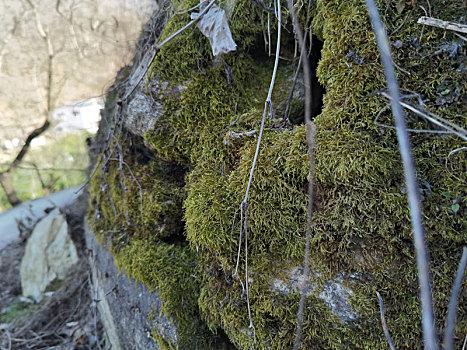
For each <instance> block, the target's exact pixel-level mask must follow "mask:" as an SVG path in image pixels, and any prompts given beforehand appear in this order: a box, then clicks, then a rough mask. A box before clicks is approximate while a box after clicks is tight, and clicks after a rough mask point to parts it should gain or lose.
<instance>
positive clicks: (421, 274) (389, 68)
mask: <svg viewBox="0 0 467 350" xmlns="http://www.w3.org/2000/svg"><path fill="white" fill-rule="evenodd" d="M366 5H367V7H368V12H369V14H370V20H371V23H372V25H373V29H374V32H375V35H376V41H377V44H378V48H379V51H380V53H381V61H382V63H383V67H384V73H385V76H386V81H387V85H388V90H389V94H390V96H391V107H392V113H393V115H394V120H395V124H396V130H397V138H398V141H399V150H400V153H401V157H402V162H403V165H404V173H405V183H406V187H407V195H408V199H409V207H410V216H411V223H412V229H413V235H414V244H415V250H416V253H417V267H418V279H419V283H420V294H421V301H422V326H423V338H424V342H425V348H426V349H427V350H437V349H438V341H437V339H436V332H435V329H436V327H435V320H434V313H433V302H432V297H431V281H430V269H429V259H428V251H427V247H426V243H425V233H424V229H423V223H422V215H421V208H420V192H419V189H418V184H417V179H416V176H415V164H414V160H413V155H412V151H411V146H410V139H409V135H408V133H407V124H406V121H405V118H404V111H403V110H402V107H401V104H400V95H399V86H398V83H397V79H396V75H395V72H394V67H393V65H392V58H391V51H390V48H389V42H388V39H387V36H386V32H385V30H384V26H383V23H382V21H381V18H380V15H379V11H378V9H377V7H376V4H375V1H374V0H366Z"/></svg>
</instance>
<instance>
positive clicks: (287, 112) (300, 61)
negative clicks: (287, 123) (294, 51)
mask: <svg viewBox="0 0 467 350" xmlns="http://www.w3.org/2000/svg"><path fill="white" fill-rule="evenodd" d="M305 35H306V33H305ZM295 42H297V41H296V40H295ZM301 66H302V55H300V58H299V59H298V64H297V70H296V71H295V75H294V78H293V82H292V86H291V87H290V91H289V97H288V98H287V104H286V105H285V112H284V120H288V119H289V110H290V104H291V102H292V97H293V93H294V91H295V85H296V84H297V78H298V73H299V72H300V68H301Z"/></svg>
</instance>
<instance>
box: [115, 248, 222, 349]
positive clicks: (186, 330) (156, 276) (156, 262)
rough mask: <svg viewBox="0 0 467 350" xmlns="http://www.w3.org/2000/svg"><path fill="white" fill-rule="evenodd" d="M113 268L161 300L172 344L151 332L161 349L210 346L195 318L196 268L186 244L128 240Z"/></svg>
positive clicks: (200, 321)
mask: <svg viewBox="0 0 467 350" xmlns="http://www.w3.org/2000/svg"><path fill="white" fill-rule="evenodd" d="M116 265H117V266H118V267H120V268H124V269H125V271H126V272H127V273H128V274H129V275H131V276H133V277H134V278H135V280H137V281H140V282H143V283H144V284H145V285H147V286H148V287H149V289H150V291H157V293H158V294H159V296H160V298H161V299H162V307H161V312H163V313H164V314H165V315H166V316H167V317H169V318H171V319H173V320H175V322H176V324H177V339H176V341H173V340H172V339H168V338H167V335H166V334H164V333H160V332H158V331H157V330H154V332H155V334H154V337H155V338H156V339H158V342H159V343H160V344H161V345H164V346H165V347H167V348H168V349H207V348H210V346H211V345H213V344H212V343H210V342H211V341H213V336H212V334H210V332H209V330H208V329H207V327H206V325H205V323H204V322H203V321H202V320H201V318H200V316H199V312H198V305H197V296H198V294H199V279H198V277H197V276H196V275H195V274H196V265H197V264H196V261H195V258H194V253H193V252H192V251H191V250H190V249H189V247H188V246H187V245H186V244H167V243H157V244H154V243H151V242H147V241H144V240H132V241H131V243H130V244H128V245H126V246H125V247H124V248H123V249H122V250H121V251H120V252H119V253H118V254H116ZM154 317H157V315H154Z"/></svg>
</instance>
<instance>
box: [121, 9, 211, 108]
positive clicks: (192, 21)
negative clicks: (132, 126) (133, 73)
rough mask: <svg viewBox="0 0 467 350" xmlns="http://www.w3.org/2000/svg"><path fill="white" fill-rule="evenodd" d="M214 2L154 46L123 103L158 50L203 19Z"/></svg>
mask: <svg viewBox="0 0 467 350" xmlns="http://www.w3.org/2000/svg"><path fill="white" fill-rule="evenodd" d="M215 1H216V0H212V1H211V2H210V3H209V4H208V5H207V6H206V7H205V8H204V10H203V11H201V12H200V14H199V16H198V17H196V18H195V19H193V20H191V21H190V22H188V23H187V24H186V25H185V26H183V27H182V28H180V29H179V30H177V31H176V32H175V33H173V34H172V35H170V36H169V37H168V38H166V39H165V40H163V41H162V42H161V43H159V44H157V45H155V47H154V49H152V52H151V53H149V55H150V57H149V59H148V60H147V61H146V63H145V65H144V67H143V69H142V70H141V73H140V75H139V77H138V79H137V80H136V82H135V83H134V84H133V86H131V87H130V89H128V92H127V93H126V94H125V96H124V97H123V101H126V100H127V99H128V98H129V97H130V95H131V94H132V93H133V91H135V89H136V88H137V87H138V85H139V83H140V82H141V80H142V79H143V77H144V76H145V75H146V73H147V71H148V69H149V67H150V66H151V64H152V62H153V61H154V59H155V58H156V55H157V53H158V52H159V51H160V49H161V48H162V47H163V46H164V45H165V44H167V43H168V42H170V41H171V40H172V39H173V38H175V37H176V36H177V35H179V34H181V33H182V32H184V31H185V30H187V29H188V28H190V27H191V26H192V25H193V24H195V23H197V22H198V21H199V20H201V18H203V16H204V15H205V14H206V13H207V12H208V11H209V9H210V8H211V7H212V6H213V5H214V3H215Z"/></svg>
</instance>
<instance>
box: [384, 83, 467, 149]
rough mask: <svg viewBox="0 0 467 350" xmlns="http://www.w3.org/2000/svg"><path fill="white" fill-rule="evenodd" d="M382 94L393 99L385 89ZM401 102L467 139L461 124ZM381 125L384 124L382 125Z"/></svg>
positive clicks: (420, 114) (416, 112)
mask: <svg viewBox="0 0 467 350" xmlns="http://www.w3.org/2000/svg"><path fill="white" fill-rule="evenodd" d="M381 95H382V96H384V97H386V98H387V99H389V100H392V97H391V95H390V94H388V93H387V92H384V91H383V92H381ZM400 104H401V105H402V106H403V107H405V108H407V109H408V110H410V111H412V112H414V113H415V114H418V115H419V116H421V117H423V118H425V119H426V120H428V121H430V122H432V123H433V124H436V125H438V126H439V127H441V128H443V129H445V130H448V131H449V132H450V133H453V134H455V135H457V136H459V137H460V138H462V139H463V140H465V141H467V130H465V129H464V128H462V127H460V126H459V125H457V124H454V123H452V122H450V121H449V120H446V119H444V118H442V117H440V116H439V115H437V114H434V113H432V112H427V113H425V112H423V111H421V110H419V109H418V108H416V107H415V106H413V105H412V104H410V103H407V102H404V101H400ZM381 126H383V125H381ZM386 127H389V128H394V127H390V126H386ZM407 130H411V129H407ZM411 131H417V130H411Z"/></svg>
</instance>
